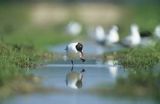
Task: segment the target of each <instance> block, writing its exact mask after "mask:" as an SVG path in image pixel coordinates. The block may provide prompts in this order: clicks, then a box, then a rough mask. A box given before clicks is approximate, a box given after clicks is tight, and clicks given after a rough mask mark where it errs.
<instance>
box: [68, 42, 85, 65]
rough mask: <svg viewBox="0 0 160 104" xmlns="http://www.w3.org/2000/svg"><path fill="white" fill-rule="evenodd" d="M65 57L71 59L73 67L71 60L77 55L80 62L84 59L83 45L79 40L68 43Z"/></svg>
mask: <svg viewBox="0 0 160 104" xmlns="http://www.w3.org/2000/svg"><path fill="white" fill-rule="evenodd" d="M65 50H66V58H67V59H69V60H71V63H72V67H73V60H74V59H75V58H77V57H79V58H80V59H81V60H82V62H84V61H85V59H84V54H83V45H82V43H80V42H74V43H70V44H68V45H67V46H66V49H65Z"/></svg>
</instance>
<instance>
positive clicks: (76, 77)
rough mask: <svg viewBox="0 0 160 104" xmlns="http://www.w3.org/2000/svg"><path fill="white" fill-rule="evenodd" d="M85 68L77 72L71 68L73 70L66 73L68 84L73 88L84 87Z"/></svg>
mask: <svg viewBox="0 0 160 104" xmlns="http://www.w3.org/2000/svg"><path fill="white" fill-rule="evenodd" d="M84 72H85V69H82V70H81V72H76V71H73V69H71V72H69V73H67V74H66V85H67V86H68V87H70V88H73V89H79V88H82V85H83V84H82V79H83V73H84Z"/></svg>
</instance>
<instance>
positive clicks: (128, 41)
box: [122, 24, 141, 47]
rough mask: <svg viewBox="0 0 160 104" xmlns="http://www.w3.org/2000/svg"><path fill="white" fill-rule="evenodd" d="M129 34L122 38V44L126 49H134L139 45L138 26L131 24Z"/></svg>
mask: <svg viewBox="0 0 160 104" xmlns="http://www.w3.org/2000/svg"><path fill="white" fill-rule="evenodd" d="M130 32H131V33H130V34H129V35H128V36H127V37H125V38H124V40H123V41H122V44H123V45H125V46H128V47H135V46H138V45H139V44H140V43H141V37H140V33H139V28H138V25H136V24H132V25H131V27H130Z"/></svg>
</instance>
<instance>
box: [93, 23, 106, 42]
mask: <svg viewBox="0 0 160 104" xmlns="http://www.w3.org/2000/svg"><path fill="white" fill-rule="evenodd" d="M94 38H95V41H96V42H97V43H98V44H100V45H105V31H104V28H103V27H102V26H97V27H96V28H95V33H94Z"/></svg>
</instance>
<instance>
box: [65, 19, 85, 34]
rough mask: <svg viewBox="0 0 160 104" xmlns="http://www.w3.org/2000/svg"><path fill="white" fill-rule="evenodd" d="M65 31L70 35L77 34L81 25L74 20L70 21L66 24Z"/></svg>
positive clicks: (80, 29)
mask: <svg viewBox="0 0 160 104" xmlns="http://www.w3.org/2000/svg"><path fill="white" fill-rule="evenodd" d="M66 31H67V33H68V34H69V35H71V36H77V35H79V34H80V33H81V31H82V26H81V25H80V24H79V23H78V22H76V21H71V22H69V23H68V24H67V26H66Z"/></svg>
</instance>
